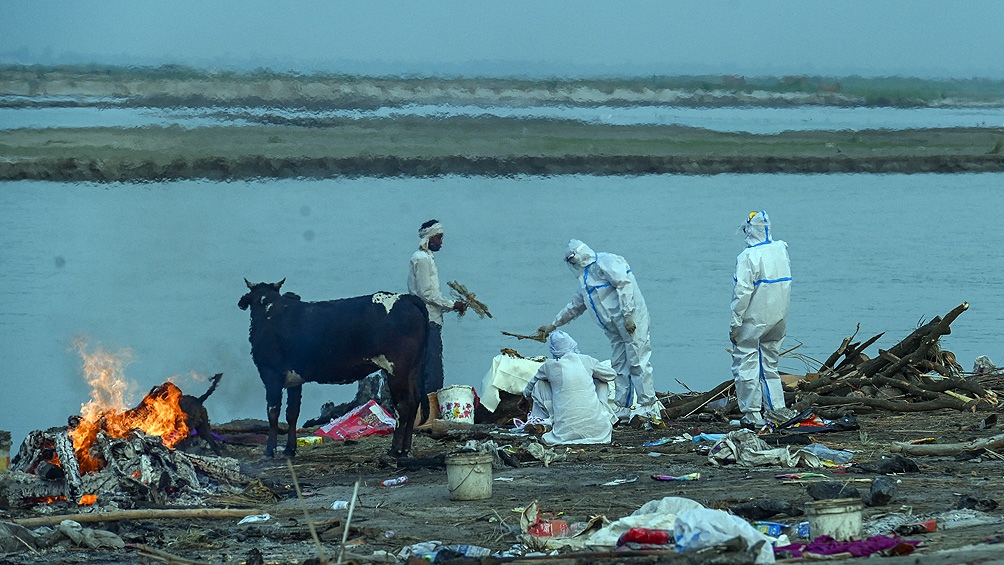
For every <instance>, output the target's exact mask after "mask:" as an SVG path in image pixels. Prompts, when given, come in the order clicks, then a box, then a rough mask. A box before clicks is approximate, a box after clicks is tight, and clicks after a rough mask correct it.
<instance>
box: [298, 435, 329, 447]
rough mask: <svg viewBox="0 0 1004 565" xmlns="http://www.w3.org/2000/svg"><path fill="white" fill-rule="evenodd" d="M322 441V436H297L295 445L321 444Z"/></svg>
mask: <svg viewBox="0 0 1004 565" xmlns="http://www.w3.org/2000/svg"><path fill="white" fill-rule="evenodd" d="M323 441H324V438H323V437H322V436H306V437H298V438H296V445H297V447H308V446H315V445H321V443H322V442H323Z"/></svg>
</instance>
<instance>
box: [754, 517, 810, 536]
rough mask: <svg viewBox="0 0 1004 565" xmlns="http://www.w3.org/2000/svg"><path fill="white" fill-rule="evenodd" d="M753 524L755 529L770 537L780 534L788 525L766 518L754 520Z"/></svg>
mask: <svg viewBox="0 0 1004 565" xmlns="http://www.w3.org/2000/svg"><path fill="white" fill-rule="evenodd" d="M806 523H808V522H806ZM753 526H754V527H755V528H756V529H757V530H759V531H761V532H762V533H765V534H767V535H768V536H770V537H772V538H776V537H778V536H779V535H781V532H782V531H784V529H785V528H787V527H788V526H787V524H782V523H780V522H768V521H766V520H757V521H756V522H753Z"/></svg>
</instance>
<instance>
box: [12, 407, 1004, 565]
mask: <svg viewBox="0 0 1004 565" xmlns="http://www.w3.org/2000/svg"><path fill="white" fill-rule="evenodd" d="M704 416H707V415H706V414H705V415H704ZM994 416H995V414H990V415H989V416H988V414H987V413H985V412H976V413H970V412H960V411H955V410H948V409H943V410H938V411H926V412H915V413H895V412H886V411H873V412H866V413H859V414H858V415H857V422H858V424H859V425H860V429H859V430H847V431H833V432H827V433H814V434H812V435H807V434H799V433H797V431H798V430H797V428H796V429H794V430H789V431H788V432H785V433H776V434H771V435H768V436H763V438H764V439H766V440H769V442H770V443H771V444H777V445H792V446H794V447H793V449H794V448H797V447H798V446H799V445H804V444H805V443H808V442H809V441H815V442H819V443H821V444H823V445H825V446H826V447H828V448H830V449H834V450H842V451H851V452H853V458H852V460H851V463H852V464H851V465H850V466H848V467H846V468H841V467H830V468H823V469H807V468H786V467H779V466H777V465H769V464H768V465H765V466H756V467H749V466H742V465H737V464H726V465H724V466H718V465H715V464H712V463H711V462H710V460H709V457H708V455H706V454H705V451H706V450H707V447H708V446H709V445H710V443H708V442H703V443H697V442H694V441H691V439H689V436H685V435H684V434H691V435H697V434H698V433H701V432H703V433H705V434H715V433H727V432H729V431H732V430H734V429H735V428H731V427H730V426H729V425H728V424H727V423H724V422H721V421H714V420H713V419H711V420H709V419H708V418H706V417H702V418H698V417H692V418H690V419H681V420H679V421H674V422H669V424H670V428H669V429H668V430H644V429H632V428H630V427H622V428H617V429H615V430H614V435H613V442H612V443H611V444H609V445H594V446H570V447H569V448H567V449H566V448H564V447H561V448H555V449H553V450H549V449H546V448H545V449H537V450H536V451H535V450H534V449H533V448H532V446H533V445H535V444H536V443H537V442H536V439H535V438H534V437H533V436H526V435H518V434H512V433H510V432H509V430H508V429H507V428H505V427H498V428H496V427H492V426H478V428H477V429H474V428H471V429H470V430H467V431H464V430H463V429H460V428H447V429H445V430H443V429H438V428H436V427H433V428H431V429H425V430H423V431H421V432H420V433H418V434H416V437H415V446H414V449H413V453H412V455H413V458H411V459H405V460H401V461H396V462H395V461H394V460H391V459H388V458H387V457H385V456H383V455H382V454H383V453H385V452H386V450H387V449H388V448H389V445H390V438H389V436H370V437H365V438H361V439H359V440H356V441H352V442H346V443H342V442H331V443H327V442H325V443H321V444H314V445H311V446H304V447H301V448H300V450H299V452H298V454H297V456H296V459H295V461H294V462H293V465H292V468H291V467H290V466H288V465H287V464H286V462H285V461H284V460H282V459H269V460H262V459H260V454H261V450H262V446H261V445H260V443H258V442H259V440H260V439H261V438H262V436H261V435H260V434H253V433H247V432H248V431H249V429H250V428H249V426H250V425H251V422H250V421H242V422H233V423H230V424H222V425H219V426H217V427H216V429H217V431H218V432H219V433H220V434H221V435H222V436H223V437H224V438H225V440H226V443H225V446H224V454H225V455H226V456H228V457H234V458H236V459H237V461H239V464H240V468H241V471H242V472H243V473H245V474H246V475H247V476H248V477H251V478H253V479H255V480H256V481H260V482H255V483H252V484H251V485H249V486H248V488H247V489H246V490H245V491H244V494H243V495H241V494H238V495H230V496H219V497H215V498H213V499H206V500H205V501H204V502H203V503H201V504H199V505H197V506H196V507H194V508H193V510H195V509H198V508H201V509H203V510H205V511H206V512H205V515H206V517H203V518H200V519H198V520H197V521H191V520H188V519H178V518H172V517H170V516H169V515H168V513H167V512H164V513H163V514H164V515H163V516H161V517H157V516H158V514H157V512H156V510H155V509H153V510H151V511H150V512H149V513H148V514H149V515H148V516H146V517H142V518H135V519H130V520H122V519H120V518H119V517H117V514H121V513H116V512H115V511H116V510H118V509H116V508H92V509H91V511H92V512H95V511H104V512H112V514H111V515H110V516H113V517H114V518H113V519H110V520H104V521H102V520H101V519H100V518H99V517H97V516H91V517H88V518H87V519H86V520H84V519H82V518H79V517H78V520H80V521H81V522H83V525H84V526H85V527H88V528H94V529H97V530H108V531H111V532H114V533H115V534H116V535H117V536H118V537H119V538H121V539H122V540H123V541H124V542H125V543H127V544H129V545H128V546H127V547H126V548H124V549H117V550H116V549H107V548H95V549H85V548H76V549H70V548H69V547H67V546H66V544H63V545H60V546H56V547H50V548H47V549H39V550H38V551H37V552H34V553H33V552H31V551H28V550H26V549H23V548H22V549H20V550H18V551H16V552H14V553H10V554H8V555H6V556H5V559H6V560H7V561H5V562H9V563H12V564H19V565H28V564H32V565H33V564H35V563H43V562H46V563H48V562H52V561H54V560H58V561H59V562H62V563H84V562H87V563H146V562H148V561H149V559H150V557H146V556H144V555H147V556H148V555H150V554H151V553H152V552H161V553H160V557H161V558H163V559H164V560H165V561H166V560H168V559H173V560H174V561H173V562H182V560H187V561H185V562H188V563H242V562H252V559H253V558H254V556H255V555H256V554H257V555H260V558H263V560H264V562H266V563H267V562H283V563H307V562H312V561H307V560H308V559H310V558H316V557H317V556H318V554H324V555H326V556H327V558H328V559H329V561H328V562H333V561H334V560H335V558H334V556H336V555H337V554H338V552H339V548H340V547H341V544H342V543H343V541H344V542H346V543H345V548H346V552H347V555H346V558H347V559H349V560H350V561H351V562H355V563H400V562H404V561H405V559H404V557H403V554H402V551H404V550H405V549H406V548H409V547H413V546H415V544H420V543H426V542H433V541H434V540H435V543H434V544H433V545H434V546H441V545H461V546H474V547H478V548H484V549H486V550H488V551H490V552H493V553H499V552H504V551H506V550H509V549H511V548H512V549H514V550H515V551H514V552H513V553H512V554H511V555H512V557H509V558H502V559H493V558H488V557H485V558H478V559H477V560H469V561H465V562H466V563H481V564H483V565H484V564H491V563H499V562H523V563H539V562H540V561H541V560H542V559H550V560H555V559H567V560H569V562H572V560H574V562H576V563H582V564H589V563H614V562H616V563H631V564H635V565H643V564H649V563H654V562H661V563H696V562H700V558H698V557H696V556H694V555H692V554H691V555H690V556H688V555H687V554H673V553H672V552H671V550H670V552H668V553H667V552H666V551H665V550H663V551H661V552H659V551H656V552H651V551H650V552H642V553H636V554H629V553H612V552H610V549H609V548H604V547H588V548H586V549H581V548H580V549H578V550H574V549H570V548H569V547H565V548H564V549H561V550H560V554H561V555H557V556H551V557H549V558H548V557H546V556H544V555H539V556H538V557H532V556H523V553H524V552H527V551H530V548H528V546H527V545H523V546H519V545H518V544H520V543H527V542H528V539H529V541H530V542H531V543H532V539H530V538H532V537H531V536H524V535H523V530H522V529H521V527H520V511H521V510H522V509H524V508H526V507H527V506H529V505H530V504H531V503H533V502H535V501H536V502H537V504H538V505H539V508H540V511H541V513H542V514H541V515H542V518H543V520H560V523H565V524H568V525H570V526H571V527H573V528H579V527H582V525H583V524H585V523H586V522H589V521H590V520H593V519H596V518H597V517H602V518H600V520H608V521H616V520H618V519H620V518H623V517H626V516H628V515H630V514H632V513H633V512H634V511H635V510H638V509H639V508H640V507H642V506H643V505H644V504H646V503H648V502H650V501H656V500H660V499H663V498H664V497H668V496H673V497H682V498H686V499H690V500H692V501H695V502H696V503H699V504H701V505H703V506H705V507H707V508H715V509H724V510H727V511H730V512H731V513H733V514H735V515H737V516H741V517H743V518H744V519H745V520H748V521H749V522H757V521H760V520H766V521H768V522H774V523H780V524H786V525H790V526H792V527H791V528H790V529H786V530H785V531H786V532H787V534H788V535H789V539H790V540H791V541H802V542H805V541H806V540H805V539H803V538H799V537H798V535H797V533H796V530H797V528H795V527H794V525H796V524H798V523H800V522H804V521H806V519H807V518H806V516H805V510H806V508H807V505H808V504H807V503H809V502H810V501H811V500H812V499H813V497H812V496H811V495H810V493H811V492H814V491H813V489H814V488H816V489H818V488H820V487H821V486H822V485H821V484H819V483H821V482H837V483H838V484H842V485H843V486H844V488H848V489H850V488H853V489H854V490H855V492H854V493H853V494H849V496H851V497H858V496H861V497H866V496H867V495H868V493H869V491H870V489H871V485H872V483H873V482H875V481H877V480H878V479H880V478H881V479H883V480H884V481H885V482H886V485H887V486H888V485H889V484H890V483H891V484H893V485H895V486H894V487H893V492H892V494H891V499H889V500H884V501H883V502H882V503H880V504H874V505H872V506H865V507H864V508H863V510H862V511H861V515H862V522H863V526H864V529H863V534H862V537H864V536H866V535H867V536H871V535H884V534H889V535H896V534H894V533H893V532H892V530H894V529H895V528H896V527H897V526H898V525H900V524H904V523H913V522H919V521H922V520H932V519H933V520H936V526H935V530H934V531H931V532H922V533H913V534H909V535H902V536H900V537H901V539H904V540H912V541H914V542H917V543H919V544H920V545H919V547H918V548H917V550H916V551H915V552H914V553H913V554H911V555H909V556H902V557H887V558H884V559H883V563H890V564H905V563H911V564H936V563H945V562H952V563H957V562H984V560H986V559H995V558H996V557H997V556H996V554H995V553H994V552H995V551H999V549H998V548H999V545H994V544H995V543H997V541H999V539H1000V537H999V534H1000V527H1001V520H1002V517H1001V512H1000V509H999V508H996V503H997V501H1000V500H1002V496H1004V490H1002V487H1001V481H1000V461H999V460H998V459H997V456H996V454H994V453H993V452H984V453H983V454H982V456H980V455H979V454H975V453H973V452H969V453H968V456H967V457H961V455H965V453H960V456H958V457H953V456H950V455H926V456H918V455H911V454H907V455H906V457H905V458H904V457H903V453H902V452H901V450H902V448H901V447H900V448H896V446H897V445H902V444H899V443H896V442H906V443H909V442H915V441H925V442H930V443H933V444H950V443H954V442H969V441H972V440H975V439H981V438H988V437H991V436H994V434H999V425H996V424H995V423H994V421H995V420H993V417H994ZM988 422H989V423H988ZM259 424H261V425H263V423H259ZM259 427H260V426H259ZM237 430H240V431H241V432H242V433H236V431H237ZM308 431H309V430H308ZM306 433H307V432H305V433H304V434H303V435H306ZM998 437H999V436H998ZM474 438H476V439H478V440H479V441H482V442H483V441H488V440H491V441H493V442H495V445H498V446H503V445H506V446H509V448H508V452H509V453H510V454H511V455H510V457H509V463H510V464H516V465H518V466H517V467H512V466H506V465H502V466H499V467H496V468H495V469H494V471H493V472H492V475H493V478H494V481H493V482H492V489H491V495H490V497H488V498H484V499H481V500H466V501H463V500H461V501H456V500H450V494H449V488H448V487H449V480H448V477H447V474H446V471H445V469H444V457H445V454H447V453H451V452H453V451H455V450H456V449H458V448H459V447H460V446H461V445H462V444H464V443H465V442H466V441H467V440H470V439H474ZM674 438H675V439H674ZM924 438H937V439H931V440H928V439H924ZM702 446H703V449H702ZM537 447H538V448H539V447H540V446H539V445H537ZM198 452H200V453H205V451H204V450H200V451H198ZM533 453H536V455H533ZM897 457H898V459H897ZM545 461H546V462H545ZM891 463H895V465H890V464H891ZM897 465H898V467H897ZM882 469H885V470H882ZM807 471H812V472H807ZM293 473H295V475H294V474H293ZM691 473H699V474H700V477H699V479H697V480H687V481H665V480H653V478H652V477H653V476H661V475H670V476H677V477H682V476H685V475H688V474H691ZM403 475H406V476H407V477H408V480H407V482H406V483H405V484H403V485H400V486H394V487H386V486H382V485H381V482H382V481H384V480H387V479H391V478H395V477H400V476H403ZM356 481H358V487H356ZM814 485H815V486H814ZM252 487H253V488H252ZM355 488H358V493H357V498H356V502H355V505H354V508H353V511H352V513H351V514H349V513H348V510H347V509H346V508H345V507H344V506H345V504H346V503H345V502H343V503H339V502H338V501H350V500H352V499H353V491H354V489H355ZM857 493H860V495H859V494H857ZM974 504H975V505H977V508H979V509H973V505H974ZM991 507H992V508H991ZM219 508H227V509H230V512H228V513H224V512H222V511H219V512H217V514H216V515H214V514H212V512H213V511H214V509H219ZM40 509H41V510H40ZM239 509H246V510H245V512H246V513H248V514H266V515H267V517H266V518H265V519H264V520H263V521H257V522H251V523H244V524H238V522H239V521H240V518H239V516H237V515H235V513H237V512H239ZM43 511H44V512H43ZM81 511H86V509H85V508H81V507H77V506H76V505H67V503H65V502H61V503H55V504H49V505H39V507H38V508H35V509H15V508H10V509H8V510H6V511H4V512H0V519H2V520H3V521H14V522H23V523H25V524H26V525H29V526H30V527H32V528H34V527H37V525H38V524H40V523H58V520H59V519H61V517H60V516H59V515H60V514H73V513H76V512H81ZM176 512H179V513H180V512H181V511H180V510H176ZM557 523H558V522H555V524H557ZM313 535H316V536H317V537H318V540H319V541H317V542H315V541H314V538H313ZM546 542H548V539H547V538H538V540H537V542H536V545H537V546H538V547H542V546H543V544H544V543H546ZM551 545H552V546H554V547H562V546H563V545H564V544H563V542H562V541H561V540H552V541H551ZM722 557H723V558H728V559H730V560H728V561H724V562H729V563H752V555H751V554H749V553H743V552H741V551H737V550H735V549H733V550H732V551H731V552H726V553H725V555H723V556H722ZM830 559H832V561H831V562H833V563H854V562H858V561H857V560H855V559H852V558H850V556H849V555H848V554H846V553H845V554H842V555H837V556H831V557H830ZM799 561H806V559H802V560H799ZM257 562H262V561H257Z"/></svg>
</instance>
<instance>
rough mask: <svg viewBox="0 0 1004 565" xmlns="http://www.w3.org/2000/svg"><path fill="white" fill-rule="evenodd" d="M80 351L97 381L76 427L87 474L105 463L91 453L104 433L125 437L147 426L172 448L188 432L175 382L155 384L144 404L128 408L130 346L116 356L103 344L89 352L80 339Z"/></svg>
mask: <svg viewBox="0 0 1004 565" xmlns="http://www.w3.org/2000/svg"><path fill="white" fill-rule="evenodd" d="M77 350H78V351H79V352H80V355H81V357H83V359H84V376H85V378H86V379H87V382H88V383H90V385H91V400H90V402H88V403H86V404H84V405H83V406H81V408H80V414H81V418H80V422H79V423H78V424H77V425H76V426H75V427H74V428H73V429H72V430H70V437H71V439H72V440H73V450H74V452H75V454H76V457H77V462H78V463H79V464H80V472H81V473H89V472H93V471H97V470H100V469H101V468H102V467H104V461H103V460H102V459H101V458H100V456H99V455H96V454H92V453H91V447H92V446H93V445H94V442H95V441H96V439H97V435H98V432H104V433H105V434H107V435H108V436H111V437H115V438H122V437H126V436H127V435H128V434H129V432H131V431H133V430H141V431H143V432H145V433H147V434H150V435H157V436H160V438H161V440H162V441H163V442H164V445H166V446H167V447H174V446H175V445H177V444H178V443H179V442H180V441H181V440H183V439H185V438H186V437H188V434H189V429H188V425H187V424H186V423H185V413H184V411H182V409H181V406H180V405H179V400H180V399H181V395H182V392H181V389H179V388H178V387H177V386H176V385H175V384H174V383H171V382H166V383H164V384H162V385H160V386H158V387H155V388H154V389H153V390H151V391H150V392H149V393H148V394H147V395H146V396H145V397H143V400H142V401H140V403H139V405H138V406H136V407H135V408H132V409H129V410H126V409H125V403H126V396H127V395H128V391H129V388H130V387H129V382H128V381H127V380H126V379H125V375H124V371H123V368H124V366H125V364H126V362H127V361H128V355H129V354H128V351H126V352H120V353H119V354H118V355H112V354H110V353H107V352H105V351H103V350H101V349H100V348H99V349H97V350H96V351H95V352H94V353H93V354H88V353H87V351H86V348H85V347H84V346H83V344H81V343H80V342H78V343H77Z"/></svg>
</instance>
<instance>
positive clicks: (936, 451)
mask: <svg viewBox="0 0 1004 565" xmlns="http://www.w3.org/2000/svg"><path fill="white" fill-rule="evenodd" d="M1001 447H1004V434H997V435H995V436H992V437H988V438H982V439H977V440H973V441H969V442H965V443H941V444H938V443H925V444H918V445H914V444H912V443H906V442H901V441H896V442H893V443H892V445H890V446H889V451H891V452H892V453H905V454H907V455H955V454H956V453H959V452H962V451H971V450H975V449H993V450H996V449H999V448H1001Z"/></svg>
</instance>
